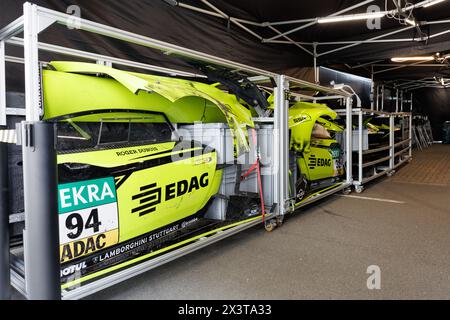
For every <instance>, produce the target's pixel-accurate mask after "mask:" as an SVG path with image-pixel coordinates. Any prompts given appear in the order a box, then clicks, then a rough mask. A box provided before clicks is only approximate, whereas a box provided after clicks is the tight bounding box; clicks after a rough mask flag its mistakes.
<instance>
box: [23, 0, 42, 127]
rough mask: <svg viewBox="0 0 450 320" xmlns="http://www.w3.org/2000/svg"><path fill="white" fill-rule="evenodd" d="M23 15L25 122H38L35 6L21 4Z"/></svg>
mask: <svg viewBox="0 0 450 320" xmlns="http://www.w3.org/2000/svg"><path fill="white" fill-rule="evenodd" d="M23 13H24V30H23V40H24V59H25V109H26V119H27V121H39V118H40V107H41V95H40V74H39V49H38V33H39V32H38V30H39V17H38V12H37V6H36V5H33V4H31V3H29V2H25V3H24V4H23Z"/></svg>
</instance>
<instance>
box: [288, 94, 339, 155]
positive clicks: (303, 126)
mask: <svg viewBox="0 0 450 320" xmlns="http://www.w3.org/2000/svg"><path fill="white" fill-rule="evenodd" d="M336 117H337V114H336V112H335V111H333V110H332V109H330V108H329V107H328V106H326V105H324V104H318V103H309V102H297V103H296V104H294V105H293V106H292V107H290V108H289V128H290V130H291V140H290V148H291V150H295V151H297V152H305V153H308V152H310V146H311V133H312V131H313V128H314V124H315V123H316V122H317V123H319V124H320V125H322V126H323V127H325V128H326V129H327V130H329V131H335V132H341V131H343V128H342V127H340V126H338V125H336V124H335V123H333V122H331V121H329V120H327V119H326V118H329V119H330V120H334V119H336Z"/></svg>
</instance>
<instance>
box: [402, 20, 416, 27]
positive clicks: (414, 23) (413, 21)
mask: <svg viewBox="0 0 450 320" xmlns="http://www.w3.org/2000/svg"><path fill="white" fill-rule="evenodd" d="M405 22H406V23H407V24H409V25H412V26H413V27H415V26H417V22H416V20H413V19H405Z"/></svg>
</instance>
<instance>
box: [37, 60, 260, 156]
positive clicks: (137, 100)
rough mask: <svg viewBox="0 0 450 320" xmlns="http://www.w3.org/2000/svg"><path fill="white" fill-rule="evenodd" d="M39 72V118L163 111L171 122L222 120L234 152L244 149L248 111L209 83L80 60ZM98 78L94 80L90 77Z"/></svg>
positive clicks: (245, 147)
mask: <svg viewBox="0 0 450 320" xmlns="http://www.w3.org/2000/svg"><path fill="white" fill-rule="evenodd" d="M50 66H51V67H52V68H53V69H54V70H44V71H43V89H44V90H43V94H44V102H45V103H44V120H46V119H52V118H57V117H61V116H64V115H68V114H74V113H80V112H85V111H89V110H99V109H127V110H149V111H158V112H163V113H165V114H166V115H167V117H168V118H169V120H170V121H171V122H173V123H193V122H195V121H202V122H227V123H228V125H229V127H230V129H231V132H232V134H233V137H234V139H235V147H236V148H235V149H236V150H235V151H236V154H237V155H239V154H242V153H244V152H248V151H249V144H248V135H247V130H246V129H247V127H254V123H253V121H252V118H251V112H250V111H249V110H248V109H247V108H245V107H244V106H243V105H242V104H240V103H239V101H238V100H237V99H236V96H234V95H232V94H228V93H225V92H223V91H221V90H220V89H218V88H216V87H215V86H213V85H208V84H204V83H200V82H194V81H188V80H183V79H175V78H169V77H161V76H154V75H147V74H140V73H133V72H127V71H122V70H118V69H114V68H111V67H107V66H103V65H98V64H92V63H83V62H51V63H50ZM99 74H100V75H103V77H99V76H96V75H99Z"/></svg>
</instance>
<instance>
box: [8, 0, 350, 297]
mask: <svg viewBox="0 0 450 320" xmlns="http://www.w3.org/2000/svg"><path fill="white" fill-rule="evenodd" d="M70 21H71V20H70V16H68V15H66V14H63V13H59V12H56V11H53V10H49V9H46V8H42V7H39V6H36V5H34V4H31V3H25V4H24V15H23V16H22V17H20V18H18V19H17V20H15V21H14V22H12V23H11V24H9V25H8V26H6V27H4V28H3V29H1V30H0V71H1V72H0V74H1V75H2V76H1V77H0V125H3V126H5V129H4V130H2V131H1V132H2V135H1V137H2V139H1V140H2V143H1V147H2V153H1V154H2V157H1V159H0V160H1V166H0V172H1V174H0V177H1V179H0V180H1V181H0V182H1V183H2V187H3V188H2V193H1V197H0V208H1V214H2V220H1V230H0V232H1V234H2V242H1V247H0V249H1V250H2V254H1V261H0V262H1V263H0V264H1V269H0V270H1V283H0V287H1V288H2V296H7V295H8V288H9V284H10V283H11V284H12V285H13V286H14V287H15V288H16V289H17V290H18V291H19V292H20V293H22V294H23V295H24V296H25V297H27V298H30V299H60V298H62V299H79V298H82V297H85V296H87V295H89V294H92V293H94V292H96V291H99V290H101V289H104V288H106V287H109V286H112V285H114V284H116V283H119V282H121V281H124V280H126V279H128V278H130V277H133V276H135V275H138V274H140V273H142V272H145V271H147V270H150V269H153V268H155V267H157V266H160V265H161V264H164V263H167V262H169V261H171V260H173V259H176V258H178V257H181V256H183V255H186V254H188V253H190V252H193V251H195V250H198V249H200V248H202V247H205V246H207V245H209V244H212V243H215V242H217V241H219V240H221V239H224V238H226V237H228V236H231V235H233V234H236V233H237V232H241V231H243V230H245V229H248V228H250V227H253V226H256V225H264V226H265V227H266V229H267V230H269V231H270V230H272V229H273V228H274V227H276V226H279V225H281V223H282V222H283V221H284V218H285V217H286V215H287V214H289V213H292V212H294V211H295V210H296V209H298V208H300V207H302V206H305V205H308V204H311V203H312V202H314V201H317V200H319V199H321V198H323V197H325V196H328V195H330V194H333V193H335V192H338V191H345V192H348V191H349V187H350V186H351V185H352V165H351V164H352V139H351V135H352V132H351V130H346V131H345V133H343V130H342V129H343V128H340V127H339V126H337V125H335V124H333V119H334V118H335V117H336V114H335V112H334V111H332V110H331V109H329V108H327V107H326V106H325V105H323V104H317V102H324V101H325V102H326V101H327V100H338V101H339V102H340V103H341V105H343V106H344V107H345V114H344V115H343V119H344V122H345V123H346V127H351V120H352V109H351V106H352V94H350V93H348V92H346V91H343V90H336V89H333V88H329V87H324V86H321V85H317V84H313V83H309V82H306V81H303V80H299V79H294V78H291V77H287V76H284V75H279V74H276V73H272V72H268V71H265V70H261V69H257V68H254V67H250V66H246V65H242V64H239V63H235V62H232V61H228V60H225V59H222V58H219V57H215V56H212V55H208V54H204V53H201V52H197V51H194V50H190V49H186V48H182V47H179V46H175V45H172V44H169V43H165V42H162V41H158V40H155V39H152V38H149V37H145V36H142V35H137V34H134V33H130V32H126V31H123V30H120V29H116V28H112V27H110V26H106V25H102V24H98V23H95V22H92V21H88V20H85V19H80V20H79V21H78V22H79V23H78V26H77V29H75V30H73V32H79V30H83V31H87V32H91V33H95V34H98V35H99V36H105V37H110V38H114V39H117V40H120V41H124V42H128V43H133V44H136V45H140V46H144V47H149V48H153V49H155V50H157V51H159V52H161V53H165V54H170V55H172V56H174V57H179V58H182V59H185V60H188V61H190V62H191V63H193V64H194V65H200V66H203V67H204V66H206V67H207V69H208V70H209V71H208V72H210V71H211V70H213V71H214V70H216V71H217V70H219V71H223V70H226V71H228V72H230V71H231V72H232V73H233V74H235V75H236V74H237V75H239V76H240V77H241V78H240V79H238V80H239V81H238V82H237V84H236V82H231V83H230V82H229V81H222V83H221V84H220V85H211V84H210V83H208V82H207V80H205V74H206V77H208V76H209V77H211V78H214V77H216V76H217V75H218V74H219V75H223V73H214V74H213V75H211V74H208V72H205V69H203V70H202V68H200V71H201V72H199V73H198V74H197V73H189V72H185V71H179V70H173V69H167V68H163V67H159V66H153V65H150V64H143V63H140V62H139V63H138V62H135V61H131V60H124V59H119V58H115V57H110V56H105V55H100V54H97V53H93V52H85V51H79V50H74V49H71V48H65V47H61V46H57V45H54V44H46V43H42V42H39V40H38V37H39V34H41V33H42V32H45V31H47V32H50V31H49V30H47V28H48V27H50V26H52V25H55V24H59V25H62V26H67V25H68V24H69V23H70ZM21 32H23V34H24V37H23V39H21V38H18V37H17V35H18V34H20V33H21ZM5 46H19V47H23V49H24V58H23V59H22V58H20V57H12V56H7V55H6V54H5ZM41 51H45V52H47V53H51V54H58V55H59V56H61V55H62V56H65V57H68V60H78V59H81V60H83V61H86V60H88V61H91V62H94V63H95V64H91V63H80V62H73V61H72V62H67V61H62V62H61V61H52V62H43V61H40V59H39V52H41ZM6 63H23V64H24V66H25V93H24V96H21V95H20V94H12V93H8V94H7V93H6V89H5V88H6V87H5V81H6V78H7V76H8V75H6V74H5V64H6ZM118 67H127V68H132V69H133V70H140V71H142V70H145V71H146V72H149V71H150V72H151V73H158V74H163V75H165V76H155V75H149V74H144V73H141V72H139V73H138V72H129V71H125V70H119V69H117V68H118ZM193 79H194V80H193ZM195 79H198V81H195ZM228 80H230V79H228ZM231 80H236V79H231ZM242 83H244V84H245V89H249V88H250V89H251V90H253V91H252V94H255V95H256V96H257V97H259V98H261V97H265V100H264V101H265V102H261V103H256V104H252V102H251V101H250V102H248V101H246V99H245V97H246V96H245V92H244V93H242V89H243V88H242V87H240V84H242ZM221 86H225V87H226V89H231V90H229V91H231V93H227V92H225V90H222V89H221ZM60 88H66V90H63V89H60ZM68 88H70V90H69V89H68ZM263 88H268V89H267V92H266V93H264V90H263ZM96 90H97V91H100V92H102V93H106V94H104V95H100V96H98V95H95V92H93V91H96ZM233 90H234V91H233ZM308 92H309V94H306V93H308ZM315 92H320V93H322V96H321V97H316V96H314V93H315ZM265 94H266V95H265ZM7 96H8V97H7ZM87 97H89V100H86V98H87ZM261 101H263V100H261ZM311 102H313V103H311ZM266 103H267V104H266ZM183 108H184V109H185V110H183ZM313 114H315V116H311V115H313ZM308 117H310V118H308ZM197 120H199V121H200V122H201V123H200V122H199V121H197ZM16 124H17V130H16V127H15V126H16ZM316 124H318V125H320V126H321V127H322V129H324V128H325V130H323V131H327V130H326V129H329V130H330V131H332V132H341V133H343V140H345V141H346V142H345V150H343V149H341V148H340V147H339V144H338V143H337V140H335V139H334V138H335V137H334V135H333V136H330V137H327V136H326V137H323V136H322V137H321V138H317V137H316V138H315V139H312V138H311V134H310V132H309V131H308V132H307V133H306V134H305V133H304V132H305V131H304V130H303V129H302V130H297V129H298V128H300V127H296V126H297V125H307V126H308V128H309V129H308V130H310V131H312V130H314V128H315V126H316ZM349 124H350V125H349ZM316 129H317V128H316ZM319 129H320V128H319ZM296 130H297V131H298V133H295V131H296ZM294 138H298V139H294ZM293 139H294V140H293ZM14 143H15V144H14ZM8 149H9V152H8ZM311 149H313V150H315V151H314V152H316V153H314V152H313V153H310V150H311ZM13 154H14V155H13ZM320 154H323V155H324V156H323V157H321V156H317V155H320ZM311 155H314V156H311ZM12 156H14V158H11V157H12ZM8 157H9V158H10V159H9V160H14V161H13V162H11V161H10V162H9V163H8ZM16 160H17V161H16ZM318 166H319V167H320V166H322V167H325V166H326V167H329V168H330V169H327V168H317V167H318ZM327 170H328V171H327ZM13 172H15V173H14V176H13V177H12V176H11V174H12V173H13ZM306 172H307V173H308V174H306ZM22 174H23V179H22V177H21V175H22ZM297 177H299V179H297ZM300 177H302V178H301V179H300ZM155 179H156V180H155ZM22 180H23V188H22V186H21V185H20V181H22ZM298 181H300V182H302V181H305V184H304V185H303V184H302V183H300V184H299V183H298ZM17 183H18V184H17ZM302 188H303V189H302ZM22 190H23V191H22ZM8 191H9V192H8ZM300 191H301V192H300ZM300 195H301V197H300ZM22 199H23V200H22ZM12 208H13V209H14V210H13V211H11V209H12ZM155 213H157V214H155ZM10 224H11V226H13V228H11V229H10ZM22 231H23V236H22V235H21V234H22ZM9 232H11V234H10V233H9ZM12 236H14V237H12Z"/></svg>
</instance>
